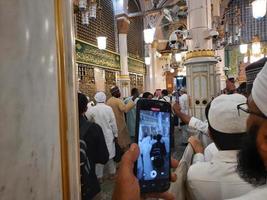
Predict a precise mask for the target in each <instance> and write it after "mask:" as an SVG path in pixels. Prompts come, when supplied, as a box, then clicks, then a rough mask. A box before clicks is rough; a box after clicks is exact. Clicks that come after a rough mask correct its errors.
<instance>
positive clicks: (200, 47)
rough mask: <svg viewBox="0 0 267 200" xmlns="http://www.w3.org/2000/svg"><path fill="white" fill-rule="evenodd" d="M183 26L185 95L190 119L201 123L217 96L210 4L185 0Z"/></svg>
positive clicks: (202, 1)
mask: <svg viewBox="0 0 267 200" xmlns="http://www.w3.org/2000/svg"><path fill="white" fill-rule="evenodd" d="M187 5H188V17H187V25H188V30H189V33H190V37H189V38H190V39H189V40H187V44H188V50H189V51H188V53H187V55H186V62H185V66H186V78H187V91H188V94H189V95H190V96H191V100H192V101H191V103H192V115H194V116H196V117H198V118H200V119H204V118H205V114H204V109H205V107H206V105H207V103H208V102H209V101H210V100H211V99H212V97H215V96H216V95H217V93H218V91H217V90H218V87H217V86H216V85H217V83H216V77H217V76H218V75H217V74H216V69H215V66H216V63H217V59H216V58H215V51H214V50H212V36H211V35H212V34H211V29H212V19H211V0H188V4H187Z"/></svg>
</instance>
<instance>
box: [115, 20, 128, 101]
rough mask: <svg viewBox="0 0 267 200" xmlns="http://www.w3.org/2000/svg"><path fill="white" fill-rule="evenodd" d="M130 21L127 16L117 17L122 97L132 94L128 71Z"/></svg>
mask: <svg viewBox="0 0 267 200" xmlns="http://www.w3.org/2000/svg"><path fill="white" fill-rule="evenodd" d="M129 24H130V21H129V20H128V18H127V16H126V15H125V16H122V17H119V18H117V28H118V33H119V53H120V65H121V74H120V77H119V82H120V87H121V94H122V97H128V96H130V77H129V71H128V49H127V33H128V30H129Z"/></svg>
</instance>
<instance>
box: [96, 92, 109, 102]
mask: <svg viewBox="0 0 267 200" xmlns="http://www.w3.org/2000/svg"><path fill="white" fill-rule="evenodd" d="M106 99H107V96H106V95H105V93H104V92H97V93H96V94H95V100H96V102H97V103H105V102H106Z"/></svg>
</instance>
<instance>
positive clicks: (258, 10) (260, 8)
mask: <svg viewBox="0 0 267 200" xmlns="http://www.w3.org/2000/svg"><path fill="white" fill-rule="evenodd" d="M266 4H267V0H255V1H253V2H252V14H253V17H254V18H256V19H258V18H262V17H264V16H265V14H266Z"/></svg>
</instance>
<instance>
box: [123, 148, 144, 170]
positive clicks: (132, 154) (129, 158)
mask: <svg viewBox="0 0 267 200" xmlns="http://www.w3.org/2000/svg"><path fill="white" fill-rule="evenodd" d="M139 153H140V152H139V147H138V145H137V144H132V145H131V146H130V149H129V150H128V151H126V153H125V154H124V155H123V157H122V161H121V170H123V171H128V170H130V171H131V172H132V171H133V167H134V162H135V161H136V160H137V158H138V156H139Z"/></svg>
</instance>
